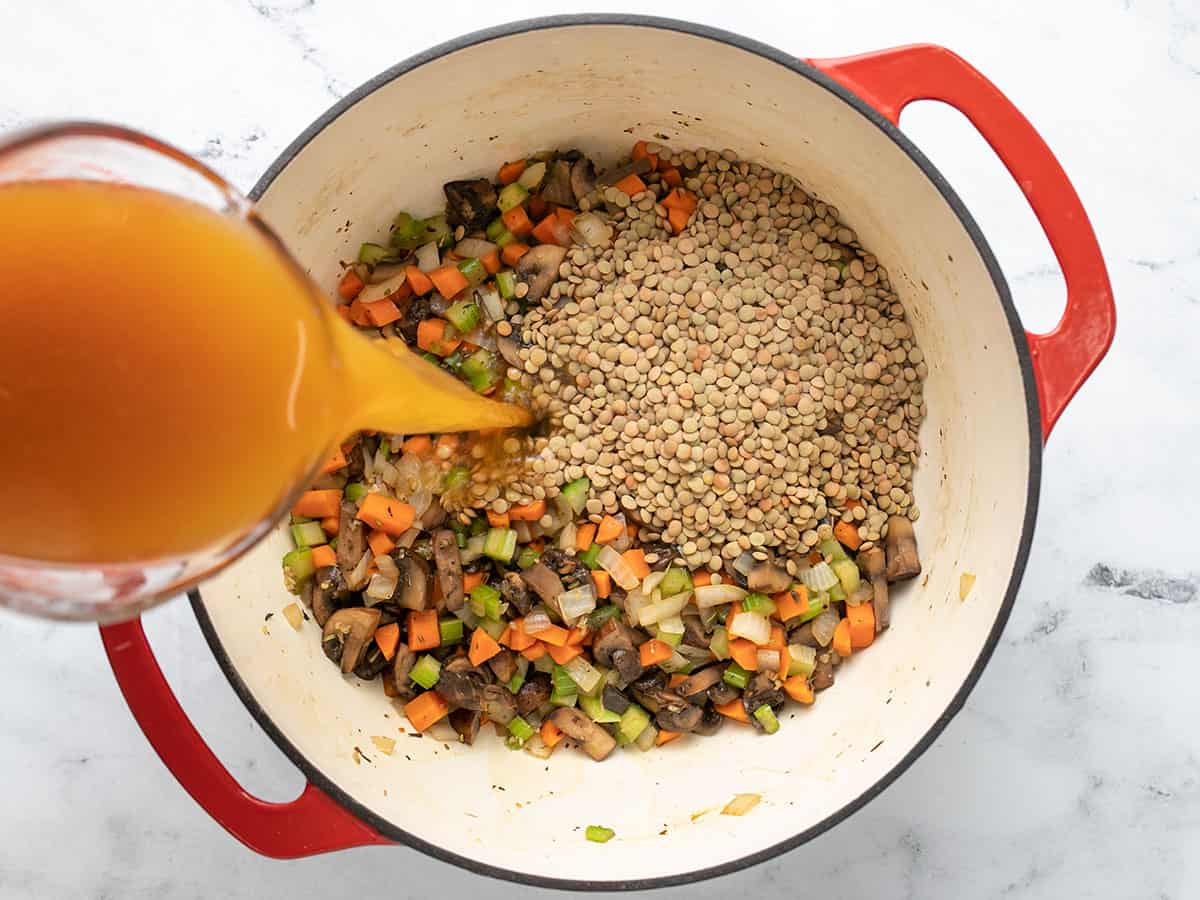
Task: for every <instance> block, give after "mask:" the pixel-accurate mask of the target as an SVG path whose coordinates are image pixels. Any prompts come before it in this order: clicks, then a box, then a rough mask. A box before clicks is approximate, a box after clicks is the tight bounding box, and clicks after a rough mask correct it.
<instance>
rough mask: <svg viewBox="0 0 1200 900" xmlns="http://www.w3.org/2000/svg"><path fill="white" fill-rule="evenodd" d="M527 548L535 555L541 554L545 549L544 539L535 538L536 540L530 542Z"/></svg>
mask: <svg viewBox="0 0 1200 900" xmlns="http://www.w3.org/2000/svg"><path fill="white" fill-rule="evenodd" d="M527 546H528V547H529V549H531V550H533V551H534V552H535V553H541V552H542V551H543V550H545V549H546V539H545V538H537V539H536V540H532V541H530V542H529V543H528V545H527Z"/></svg>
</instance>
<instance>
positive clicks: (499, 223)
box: [485, 219, 508, 241]
mask: <svg viewBox="0 0 1200 900" xmlns="http://www.w3.org/2000/svg"><path fill="white" fill-rule="evenodd" d="M506 231H508V229H507V228H505V227H504V220H503V219H492V221H490V222H488V227H487V230H486V232H485V234H486V235H487V239H488V240H489V241H495V240H496V238H498V237H500V235H502V234H504V232H506Z"/></svg>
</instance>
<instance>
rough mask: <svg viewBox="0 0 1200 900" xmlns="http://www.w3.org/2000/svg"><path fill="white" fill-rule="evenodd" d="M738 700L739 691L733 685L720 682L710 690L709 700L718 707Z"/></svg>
mask: <svg viewBox="0 0 1200 900" xmlns="http://www.w3.org/2000/svg"><path fill="white" fill-rule="evenodd" d="M737 698H738V690H737V688H735V687H734V686H733V685H731V684H726V683H725V682H724V681H718V682H717V683H716V684H714V685H713V686H712V687H710V688H709V689H708V699H709V700H711V701H712V702H713V704H714V705H716V706H724V705H725V704H726V703H732V702H733V701H734V700H736V699H737Z"/></svg>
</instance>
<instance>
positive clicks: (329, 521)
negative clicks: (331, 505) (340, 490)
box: [321, 516, 341, 537]
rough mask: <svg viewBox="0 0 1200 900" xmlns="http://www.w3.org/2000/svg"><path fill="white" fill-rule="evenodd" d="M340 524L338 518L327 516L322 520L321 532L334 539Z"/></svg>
mask: <svg viewBox="0 0 1200 900" xmlns="http://www.w3.org/2000/svg"><path fill="white" fill-rule="evenodd" d="M340 524H341V523H340V522H339V521H338V517H337V516H326V517H325V518H323V519H322V520H321V530H322V531H323V532H325V533H326V534H327V535H329V536H330V537H333V536H334V535H335V534H337V533H338V526H339V525H340Z"/></svg>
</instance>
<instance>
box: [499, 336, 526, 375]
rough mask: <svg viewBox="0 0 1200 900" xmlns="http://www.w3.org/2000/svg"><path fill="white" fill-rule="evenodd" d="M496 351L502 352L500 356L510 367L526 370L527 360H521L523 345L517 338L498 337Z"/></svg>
mask: <svg viewBox="0 0 1200 900" xmlns="http://www.w3.org/2000/svg"><path fill="white" fill-rule="evenodd" d="M496 349H497V350H499V351H500V356H501V357H503V358H504V361H505V362H506V363H508V364H509V365H510V366H514V367H516V368H518V369H523V368H525V360H524V359H522V358H521V345H520V343H519V342H518V341H517V339H516V338H515V337H512V336H511V335H510V336H505V335H498V336H497V337H496Z"/></svg>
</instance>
